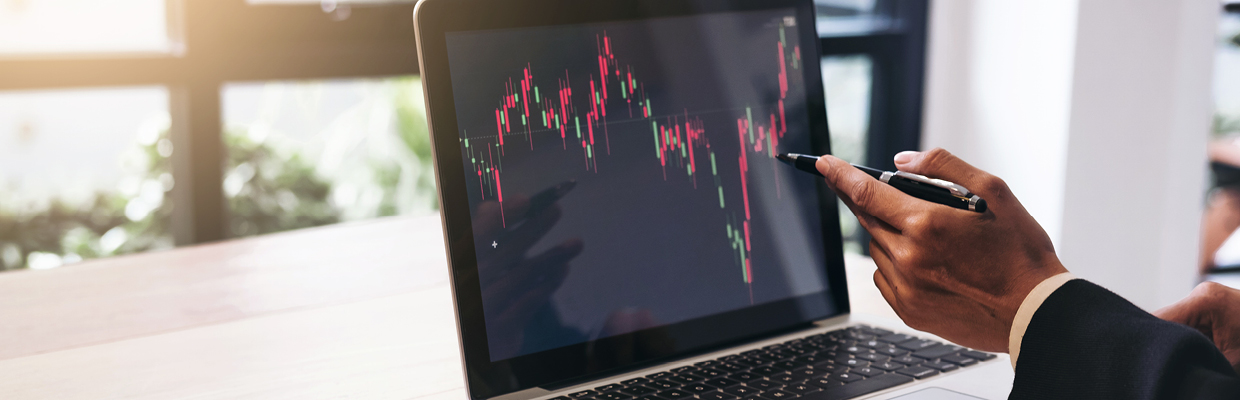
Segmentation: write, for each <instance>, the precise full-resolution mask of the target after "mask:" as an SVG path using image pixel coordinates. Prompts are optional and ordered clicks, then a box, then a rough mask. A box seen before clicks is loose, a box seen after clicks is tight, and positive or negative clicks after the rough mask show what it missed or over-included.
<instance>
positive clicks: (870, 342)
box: [857, 339, 887, 349]
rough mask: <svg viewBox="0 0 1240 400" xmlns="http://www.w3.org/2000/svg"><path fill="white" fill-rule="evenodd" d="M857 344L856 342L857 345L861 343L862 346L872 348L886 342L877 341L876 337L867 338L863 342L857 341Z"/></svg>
mask: <svg viewBox="0 0 1240 400" xmlns="http://www.w3.org/2000/svg"><path fill="white" fill-rule="evenodd" d="M857 344H858V345H861V346H862V347H868V348H871V349H873V348H877V347H878V346H882V345H886V344H887V343H885V342H880V341H878V339H870V340H867V341H864V342H860V343H857Z"/></svg>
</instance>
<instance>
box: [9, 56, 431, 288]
mask: <svg viewBox="0 0 1240 400" xmlns="http://www.w3.org/2000/svg"><path fill="white" fill-rule="evenodd" d="M381 86H382V87H383V90H380V91H378V93H381V95H383V96H386V97H385V98H384V99H381V100H382V101H379V102H377V103H376V104H374V105H371V106H375V107H390V108H391V110H392V111H393V114H392V115H393V118H394V128H395V129H394V134H395V137H392V136H393V132H389V131H361V130H359V131H344V132H343V133H342V134H348V135H370V136H367V137H366V139H365V140H371V141H373V142H374V144H375V146H378V147H379V148H381V149H385V150H391V151H380V152H366V151H360V152H358V153H357V154H351V156H350V157H351V158H349V159H348V160H347V161H348V162H351V163H354V164H356V167H357V168H355V169H354V170H348V171H345V172H346V173H338V174H337V175H335V176H327V175H329V174H325V172H324V171H323V170H322V168H320V166H319V165H317V164H316V160H313V159H312V158H311V157H310V156H308V155H307V154H303V151H302V149H300V148H297V147H296V146H280V145H278V144H276V143H271V142H270V141H267V140H256V139H255V138H254V137H253V136H252V135H251V133H252V132H250V131H249V130H247V129H245V128H238V129H229V130H227V131H226V132H225V133H224V138H223V139H224V144H225V146H226V148H227V150H228V151H227V154H228V156H227V160H225V174H224V182H223V185H224V193H225V196H226V198H227V202H228V207H229V211H230V220H229V227H230V230H231V233H232V234H233V235H234V236H251V235H260V234H265V233H272V232H280V231H286V230H291V229H300V228H307V227H313V226H320V225H327V224H332V223H337V222H341V221H345V220H349V219H362V218H372V217H379V216H391V215H408V214H417V213H425V212H431V211H434V210H436V209H438V201H437V199H438V196H437V195H436V192H435V181H434V173H433V170H432V168H433V166H432V164H431V143H430V132H429V130H428V127H427V124H426V113H425V111H424V110H423V107H422V104H424V102H423V99H422V92H421V84H420V81H419V80H418V78H416V77H406V78H396V79H391V80H385V81H383V82H382V84H381ZM147 142H149V143H139V144H138V145H137V146H136V149H135V150H133V151H132V152H131V154H128V155H126V157H128V158H127V159H126V162H125V163H123V164H126V165H128V166H129V169H130V171H128V175H127V176H126V177H125V178H124V179H123V182H122V183H121V184H120V185H118V186H119V187H118V189H117V190H116V191H110V192H100V193H96V194H95V195H94V197H93V199H91V200H90V201H87V202H84V203H72V204H71V203H69V202H66V201H64V200H61V199H50V200H48V201H47V202H46V204H45V205H41V206H40V205H29V204H27V205H22V206H15V205H13V204H6V203H5V202H2V201H0V271H2V270H12V269H22V268H53V267H56V266H60V265H62V264H67V263H72V262H76V261H79V260H82V259H89V258H97V257H106V256H112V255H118V254H126V253H136V252H144V251H150V250H157V249H166V248H171V247H173V246H174V242H173V239H172V237H171V227H170V226H169V225H170V221H171V218H170V217H171V213H172V207H173V202H172V196H171V193H172V192H171V190H172V188H173V187H174V184H175V182H174V181H173V179H172V163H171V159H170V158H169V157H170V156H171V155H172V143H171V141H170V140H169V139H168V132H167V131H166V130H164V131H162V132H160V133H159V134H158V137H156V138H154V139H148V140H147ZM389 147H391V148H389ZM358 169H360V170H361V173H358V171H357V170H358ZM358 177H362V179H360V180H361V182H359V178H358ZM345 183H347V184H348V185H347V186H350V188H349V190H351V191H353V192H358V193H363V194H365V193H372V194H374V193H377V197H378V200H377V201H375V202H371V203H365V204H362V205H357V204H349V205H341V204H337V203H336V202H335V201H333V199H334V198H350V197H349V196H339V193H336V192H337V191H338V190H340V189H341V186H343V185H344V184H345ZM359 188H360V189H359ZM354 197H357V196H354ZM362 197H365V196H362ZM359 207H360V208H365V209H364V210H358V209H357V208H359ZM350 215H352V217H350Z"/></svg>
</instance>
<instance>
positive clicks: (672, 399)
mask: <svg viewBox="0 0 1240 400" xmlns="http://www.w3.org/2000/svg"><path fill="white" fill-rule="evenodd" d="M658 396H659V397H662V398H664V399H667V400H680V399H686V398H692V397H693V393H689V392H686V391H683V390H676V389H673V390H664V391H662V392H659V394H658Z"/></svg>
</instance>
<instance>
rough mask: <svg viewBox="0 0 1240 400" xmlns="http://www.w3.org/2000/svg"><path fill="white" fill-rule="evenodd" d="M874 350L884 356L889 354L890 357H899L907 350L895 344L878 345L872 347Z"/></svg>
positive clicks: (906, 352)
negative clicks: (877, 346)
mask: <svg viewBox="0 0 1240 400" xmlns="http://www.w3.org/2000/svg"><path fill="white" fill-rule="evenodd" d="M874 352H875V353H878V354H882V355H885V356H890V357H899V356H902V355H905V354H908V350H904V349H901V348H899V347H895V346H891V347H879V348H877V349H874Z"/></svg>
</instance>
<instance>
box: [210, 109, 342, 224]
mask: <svg viewBox="0 0 1240 400" xmlns="http://www.w3.org/2000/svg"><path fill="white" fill-rule="evenodd" d="M224 145H225V147H226V148H227V149H228V164H227V165H228V173H227V175H225V178H224V191H225V193H226V195H227V196H228V209H229V214H230V217H231V220H230V224H229V225H230V228H231V231H232V233H233V234H234V235H236V236H250V235H261V234H265V233H272V232H280V231H286V230H290V229H299V228H309V227H312V226H320V225H327V224H332V223H336V222H339V221H340V213H339V211H337V210H336V209H335V208H334V207H332V206H331V204H329V203H328V198H327V196H328V194H329V193H330V192H331V185H330V184H328V183H327V182H325V181H324V180H323V179H322V178H320V177H318V176H317V174H316V173H315V170H314V167H313V166H311V165H310V164H308V163H306V162H305V161H304V160H302V157H301V155H299V154H296V153H294V154H291V155H289V156H287V157H282V156H281V155H278V154H276V152H275V151H274V150H273V149H272V148H271V147H270V146H267V145H265V144H264V143H261V142H257V141H254V140H251V139H250V137H249V136H248V135H246V134H245V133H244V132H236V131H230V132H227V133H225V134H224Z"/></svg>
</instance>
